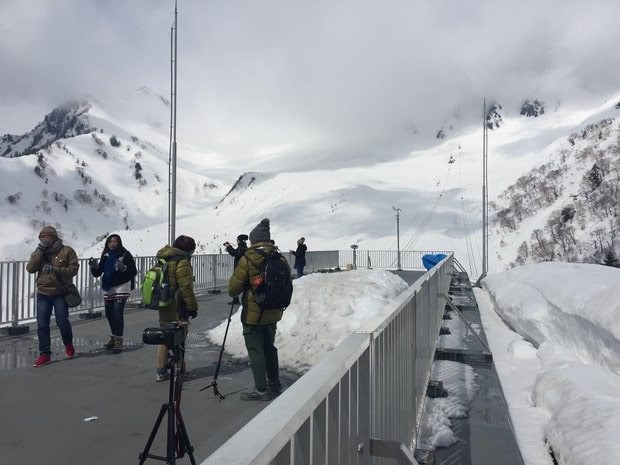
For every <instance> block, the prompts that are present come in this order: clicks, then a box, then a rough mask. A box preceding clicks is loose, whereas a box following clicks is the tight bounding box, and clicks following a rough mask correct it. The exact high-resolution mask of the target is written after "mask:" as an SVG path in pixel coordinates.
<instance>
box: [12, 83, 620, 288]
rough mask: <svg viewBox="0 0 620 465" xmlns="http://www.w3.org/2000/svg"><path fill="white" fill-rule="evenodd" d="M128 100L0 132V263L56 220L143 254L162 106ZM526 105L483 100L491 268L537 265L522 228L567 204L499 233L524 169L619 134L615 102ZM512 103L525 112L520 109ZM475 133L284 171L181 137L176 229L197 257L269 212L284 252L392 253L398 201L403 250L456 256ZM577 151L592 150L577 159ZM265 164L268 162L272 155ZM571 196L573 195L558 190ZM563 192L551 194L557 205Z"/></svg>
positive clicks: (151, 98)
mask: <svg viewBox="0 0 620 465" xmlns="http://www.w3.org/2000/svg"><path fill="white" fill-rule="evenodd" d="M130 99H133V100H132V101H127V102H125V103H124V105H122V106H119V107H118V108H113V107H110V108H112V109H113V110H114V114H115V115H120V117H115V116H112V114H111V113H109V112H107V111H106V110H105V109H104V108H103V107H102V106H101V105H100V104H98V103H95V102H93V101H88V100H79V101H75V102H72V103H70V104H67V105H63V106H61V107H59V108H57V109H54V111H52V112H51V113H50V114H49V115H46V117H45V119H44V121H43V122H42V123H40V124H38V125H37V126H36V128H35V129H34V130H33V131H31V132H29V133H28V134H25V135H24V136H11V135H7V136H4V137H3V142H2V144H3V145H2V149H3V153H4V152H7V153H6V154H5V155H4V156H3V157H0V165H1V167H2V170H3V172H10V173H11V175H10V176H8V177H7V179H6V180H5V182H4V183H3V184H2V185H1V187H0V218H2V220H3V223H4V224H5V229H6V230H7V231H8V230H11V231H14V232H15V234H11V235H10V236H6V237H4V238H3V239H2V243H0V259H17V260H22V259H25V258H27V256H28V255H29V253H30V251H31V249H32V247H33V245H35V244H34V242H33V240H34V239H35V238H36V231H37V230H38V228H40V227H41V226H42V225H44V224H52V225H54V226H56V227H57V228H58V229H59V230H60V231H61V233H62V234H63V236H64V237H65V238H66V239H67V241H68V242H70V243H71V245H73V246H74V247H75V248H76V250H78V251H79V252H80V253H85V254H88V255H92V254H96V253H98V252H97V250H99V251H100V244H99V243H98V242H99V241H100V240H101V239H102V238H103V237H105V236H106V235H107V234H109V233H111V232H115V231H116V232H121V234H122V235H123V238H124V239H125V238H127V241H128V244H132V249H133V250H132V251H133V252H134V253H136V254H152V253H154V252H155V250H156V249H157V247H159V245H157V244H161V243H162V242H163V241H165V235H166V220H167V213H168V182H167V181H168V155H169V154H168V149H169V139H168V135H169V134H168V132H169V126H168V124H167V121H166V119H167V118H168V117H169V106H168V103H167V100H166V99H165V98H163V97H162V96H161V95H159V94H157V93H153V92H152V91H150V89H148V88H147V89H142V90H139V91H137V92H136V93H134V94H132V96H130ZM526 102H529V103H528V105H531V106H528V105H525V104H524V106H523V107H522V108H520V109H516V110H515V111H514V112H506V111H505V109H504V108H503V107H502V106H501V105H499V104H492V105H491V106H490V107H489V111H488V113H487V115H486V117H487V118H486V124H488V125H489V127H490V128H492V131H491V135H490V139H491V143H490V146H491V148H490V157H491V159H490V161H489V165H490V167H491V170H497V169H501V170H502V172H503V173H502V176H501V177H498V176H495V177H494V178H493V179H494V180H493V182H494V183H497V184H496V185H493V186H491V189H490V191H491V192H492V193H493V195H494V197H493V198H491V199H490V200H491V201H492V209H491V219H492V221H497V223H492V224H491V242H492V244H491V250H492V252H491V255H492V260H494V263H497V264H501V266H510V264H519V263H523V262H524V261H527V260H538V259H539V258H538V256H537V255H535V254H533V253H531V251H532V250H533V249H534V248H533V247H532V245H530V244H529V243H528V245H527V247H528V248H527V251H528V252H529V255H524V254H523V250H524V249H523V248H521V249H520V248H519V247H520V246H521V245H522V244H523V243H524V242H529V241H531V240H532V237H531V234H532V231H534V230H536V229H539V230H541V231H543V232H544V231H546V230H545V227H544V225H545V223H546V222H547V221H548V220H549V218H550V217H554V218H556V217H557V214H556V213H554V211H555V210H558V209H559V211H560V212H561V211H562V209H563V208H564V207H566V206H567V205H566V204H562V203H557V204H555V203H554V202H552V203H549V204H546V205H547V206H546V207H539V206H538V207H537V206H536V205H534V204H532V207H531V208H530V210H531V211H532V213H533V215H530V216H524V218H525V221H519V222H518V224H517V225H516V226H515V228H513V229H509V228H508V226H507V224H510V221H512V220H511V219H514V218H515V215H524V213H523V211H517V210H516V209H515V208H513V207H514V205H515V204H514V202H515V201H517V200H518V198H519V197H518V196H521V197H523V196H524V195H525V196H527V195H529V196H530V197H535V196H533V195H532V194H533V193H534V192H533V191H532V188H534V187H535V186H533V184H535V183H530V184H528V183H525V191H521V190H519V189H518V188H517V187H516V186H519V185H520V184H523V180H524V179H528V178H527V176H528V172H529V171H532V172H537V173H543V174H542V176H543V177H544V179H546V180H547V181H554V180H555V181H556V182H562V183H565V184H566V185H571V183H572V184H573V185H574V183H575V182H579V181H578V180H579V179H582V178H583V175H584V173H585V171H584V172H582V171H579V170H582V169H583V170H592V169H593V166H592V164H589V163H590V162H589V161H588V160H592V161H594V160H595V158H596V157H598V159H600V160H603V159H604V158H605V157H603V156H600V155H597V153H598V151H601V150H610V149H611V150H613V149H612V147H613V144H612V142H611V141H612V140H613V138H614V137H617V131H618V130H617V126H618V125H617V122H615V119H614V118H615V116H616V115H617V114H618V110H619V109H620V105H619V104H618V102H617V101H616V102H614V104H606V105H604V106H602V107H600V108H595V109H592V110H588V112H584V111H578V112H577V111H576V112H574V114H568V115H567V114H562V113H561V112H560V111H559V110H558V109H557V108H556V109H555V110H554V111H553V112H549V111H544V110H545V109H544V103H542V101H541V100H531V101H526ZM536 102H538V103H536ZM523 109H525V110H526V112H525V113H526V114H523V115H519V112H520V111H522V110H523ZM584 114H585V115H587V116H585V120H584V116H583V115H584ZM527 116H530V117H527ZM567 121H568V122H567ZM602 121H608V123H606V126H605V127H606V128H607V129H605V130H604V131H603V132H602V133H601V134H602V135H601V136H600V139H599V136H598V133H597V132H596V131H595V130H593V129H592V128H595V127H597V126H596V125H597V124H602V123H601V122H602ZM601 127H602V126H601ZM479 132H480V128H479V127H478V128H474V129H472V130H471V131H470V132H465V133H462V134H453V135H451V137H450V138H447V137H446V138H445V139H441V140H439V141H437V143H436V145H435V146H432V147H430V148H428V149H424V150H417V151H411V152H409V153H408V154H407V155H405V156H399V157H398V158H393V157H389V156H387V157H382V158H379V159H377V160H375V162H374V164H369V163H367V162H365V163H362V164H357V165H348V164H347V163H341V164H335V165H334V164H327V165H325V166H322V165H321V164H320V163H317V162H313V161H312V160H307V159H306V160H301V161H299V165H298V167H297V168H296V166H295V163H294V162H290V163H289V164H288V165H287V166H288V171H286V172H276V171H273V170H271V171H261V170H260V166H261V160H260V157H257V156H250V155H249V156H248V162H250V163H248V165H247V166H245V165H244V164H228V165H226V160H225V158H224V157H222V156H218V155H215V154H210V153H206V152H202V151H200V150H196V149H191V148H190V147H186V146H183V144H182V143H181V144H180V145H179V156H180V157H181V159H180V160H179V165H178V170H179V171H178V174H177V182H178V187H177V202H178V210H177V218H178V230H179V231H183V233H185V234H190V235H191V234H193V235H195V237H196V238H197V240H198V243H199V251H201V252H207V253H212V252H214V251H217V250H221V244H222V242H223V241H224V240H230V239H231V238H232V239H234V237H236V236H237V234H239V233H248V232H249V228H250V226H249V225H252V224H256V223H257V222H258V221H260V219H261V218H262V217H265V216H267V217H270V218H271V219H272V225H273V228H274V229H273V234H274V235H275V236H276V237H277V239H278V243H279V244H283V245H282V246H283V247H284V248H285V249H286V248H287V245H285V244H288V243H290V244H291V245H294V244H295V241H296V239H297V238H298V237H300V236H302V235H303V236H305V237H306V238H307V239H308V242H309V243H310V244H311V249H312V247H314V250H316V247H322V248H336V249H342V248H348V247H349V245H350V244H352V243H355V244H359V246H360V248H375V249H377V248H378V249H390V248H391V249H394V248H395V247H396V241H395V237H394V234H395V228H394V225H393V223H394V217H393V210H392V207H393V206H397V207H399V208H401V209H402V216H401V228H400V233H401V245H402V247H403V250H407V249H411V248H414V249H416V250H420V249H425V250H454V251H455V253H456V254H457V258H459V259H460V260H461V261H462V262H467V261H468V260H466V259H465V257H464V255H468V254H470V253H471V252H472V250H475V246H473V247H472V246H470V245H465V243H466V242H467V241H476V240H478V241H479V238H478V236H479V235H480V234H481V233H480V227H481V225H480V197H479V196H480V194H479V193H480V190H481V187H480V181H481V178H480V172H479V171H480V161H479V158H480V153H481V148H480V142H481V137H480V136H481V134H480V133H479ZM583 134H587V136H585V137H584V136H583ZM603 136H604V137H603ZM35 139H37V140H35ZM571 141H572V142H571ZM571 144H573V145H574V148H572V149H571ZM9 147H10V150H8V151H7V149H8V148H9ZM568 152H571V153H573V152H574V153H575V154H578V156H579V157H580V158H579V159H580V160H586V161H587V163H586V162H583V163H581V164H580V168H579V170H577V169H572V170H565V172H566V173H568V174H569V175H570V176H568V175H564V174H562V176H559V175H557V174H553V173H555V171H553V169H554V168H548V167H547V166H550V165H548V164H549V163H550V162H551V161H553V160H557V159H558V157H559V158H561V157H563V156H564V157H565V155H566V153H568ZM27 153H28V154H29V155H26V154H27ZM586 153H592V154H593V155H592V156H590V155H588V157H590V158H587V157H586V155H585V154H586ZM338 155H339V154H338V153H334V154H333V157H338ZM362 156H364V154H362ZM592 157H594V158H592ZM270 162H271V165H272V166H273V165H274V164H277V159H275V162H274V159H271V160H270ZM302 166H303V169H302V168H301V167H302ZM602 168H603V169H607V165H605V164H604V165H603V166H602ZM605 173H606V176H607V177H606V178H605V179H611V178H610V177H609V176H612V174H611V173H612V172H611V171H606V172H605ZM567 176H568V177H567ZM500 178H501V179H500ZM575 180H577V181H575ZM538 185H540V186H544V183H542V182H538ZM569 191H571V192H573V191H574V190H572V189H566V190H565V192H569ZM565 200H566V199H565V198H564V197H562V198H561V199H560V196H558V202H560V201H562V202H564V201H565ZM619 203H620V202H619ZM569 216H570V215H568V214H567V215H564V218H569ZM560 217H562V216H560ZM576 217H577V216H575V217H574V218H576ZM502 221H503V223H502ZM506 221H508V223H506ZM580 224H581V223H580ZM586 229H587V226H586ZM545 234H551V230H548V232H545ZM24 237H25V238H26V240H24V239H23V238H24ZM546 240H547V241H549V240H550V239H548V238H546ZM474 254H475V252H474ZM576 256H581V257H583V255H576ZM541 257H542V256H541ZM545 257H546V259H549V258H548V257H549V256H548V255H547V256H545ZM560 257H561V258H562V259H566V258H567V257H568V255H566V254H563V255H560V254H555V255H553V256H552V258H551V259H559V258H560ZM469 260H473V261H475V260H476V258H472V259H469ZM494 266H495V265H494ZM472 276H476V273H475V272H473V273H472Z"/></svg>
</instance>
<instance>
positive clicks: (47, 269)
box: [41, 265, 58, 274]
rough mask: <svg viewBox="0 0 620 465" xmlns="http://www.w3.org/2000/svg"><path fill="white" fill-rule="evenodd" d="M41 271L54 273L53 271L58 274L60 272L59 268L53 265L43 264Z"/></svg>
mask: <svg viewBox="0 0 620 465" xmlns="http://www.w3.org/2000/svg"><path fill="white" fill-rule="evenodd" d="M41 273H42V274H52V273H54V274H56V273H58V268H56V267H55V266H52V265H43V268H41Z"/></svg>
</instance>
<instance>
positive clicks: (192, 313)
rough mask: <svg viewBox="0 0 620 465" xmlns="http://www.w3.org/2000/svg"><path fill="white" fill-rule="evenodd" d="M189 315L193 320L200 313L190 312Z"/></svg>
mask: <svg viewBox="0 0 620 465" xmlns="http://www.w3.org/2000/svg"><path fill="white" fill-rule="evenodd" d="M187 314H188V315H189V317H190V318H191V319H192V320H193V319H194V318H196V317H197V316H198V312H197V311H196V310H190V311H189V312H187Z"/></svg>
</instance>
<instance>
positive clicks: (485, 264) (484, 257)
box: [479, 99, 489, 280]
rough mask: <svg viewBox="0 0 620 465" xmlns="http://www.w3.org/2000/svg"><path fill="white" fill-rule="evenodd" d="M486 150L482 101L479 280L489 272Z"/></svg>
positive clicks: (484, 103) (484, 104) (486, 140)
mask: <svg viewBox="0 0 620 465" xmlns="http://www.w3.org/2000/svg"><path fill="white" fill-rule="evenodd" d="M488 150H489V128H488V126H487V101H486V99H484V101H483V108H482V274H481V275H480V278H479V280H480V279H482V278H484V277H486V275H487V272H488V270H489V207H488V203H489V193H488V170H487V168H488V161H487V159H488Z"/></svg>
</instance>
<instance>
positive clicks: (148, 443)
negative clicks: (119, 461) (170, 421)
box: [138, 404, 168, 465]
mask: <svg viewBox="0 0 620 465" xmlns="http://www.w3.org/2000/svg"><path fill="white" fill-rule="evenodd" d="M166 412H168V404H164V405H162V406H161V410H160V411H159V415H158V416H157V420H156V421H155V425H154V426H153V430H152V431H151V435H150V436H149V439H148V441H146V446H145V447H144V451H142V453H141V454H140V456H139V457H140V462H139V464H138V465H142V464H143V463H144V461H145V460H146V459H147V458H149V457H151V455H150V454H149V451H150V450H151V446H152V445H153V441H154V440H155V435H156V434H157V430H158V429H159V426H160V425H161V421H162V420H163V419H164V415H165V414H166Z"/></svg>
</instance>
